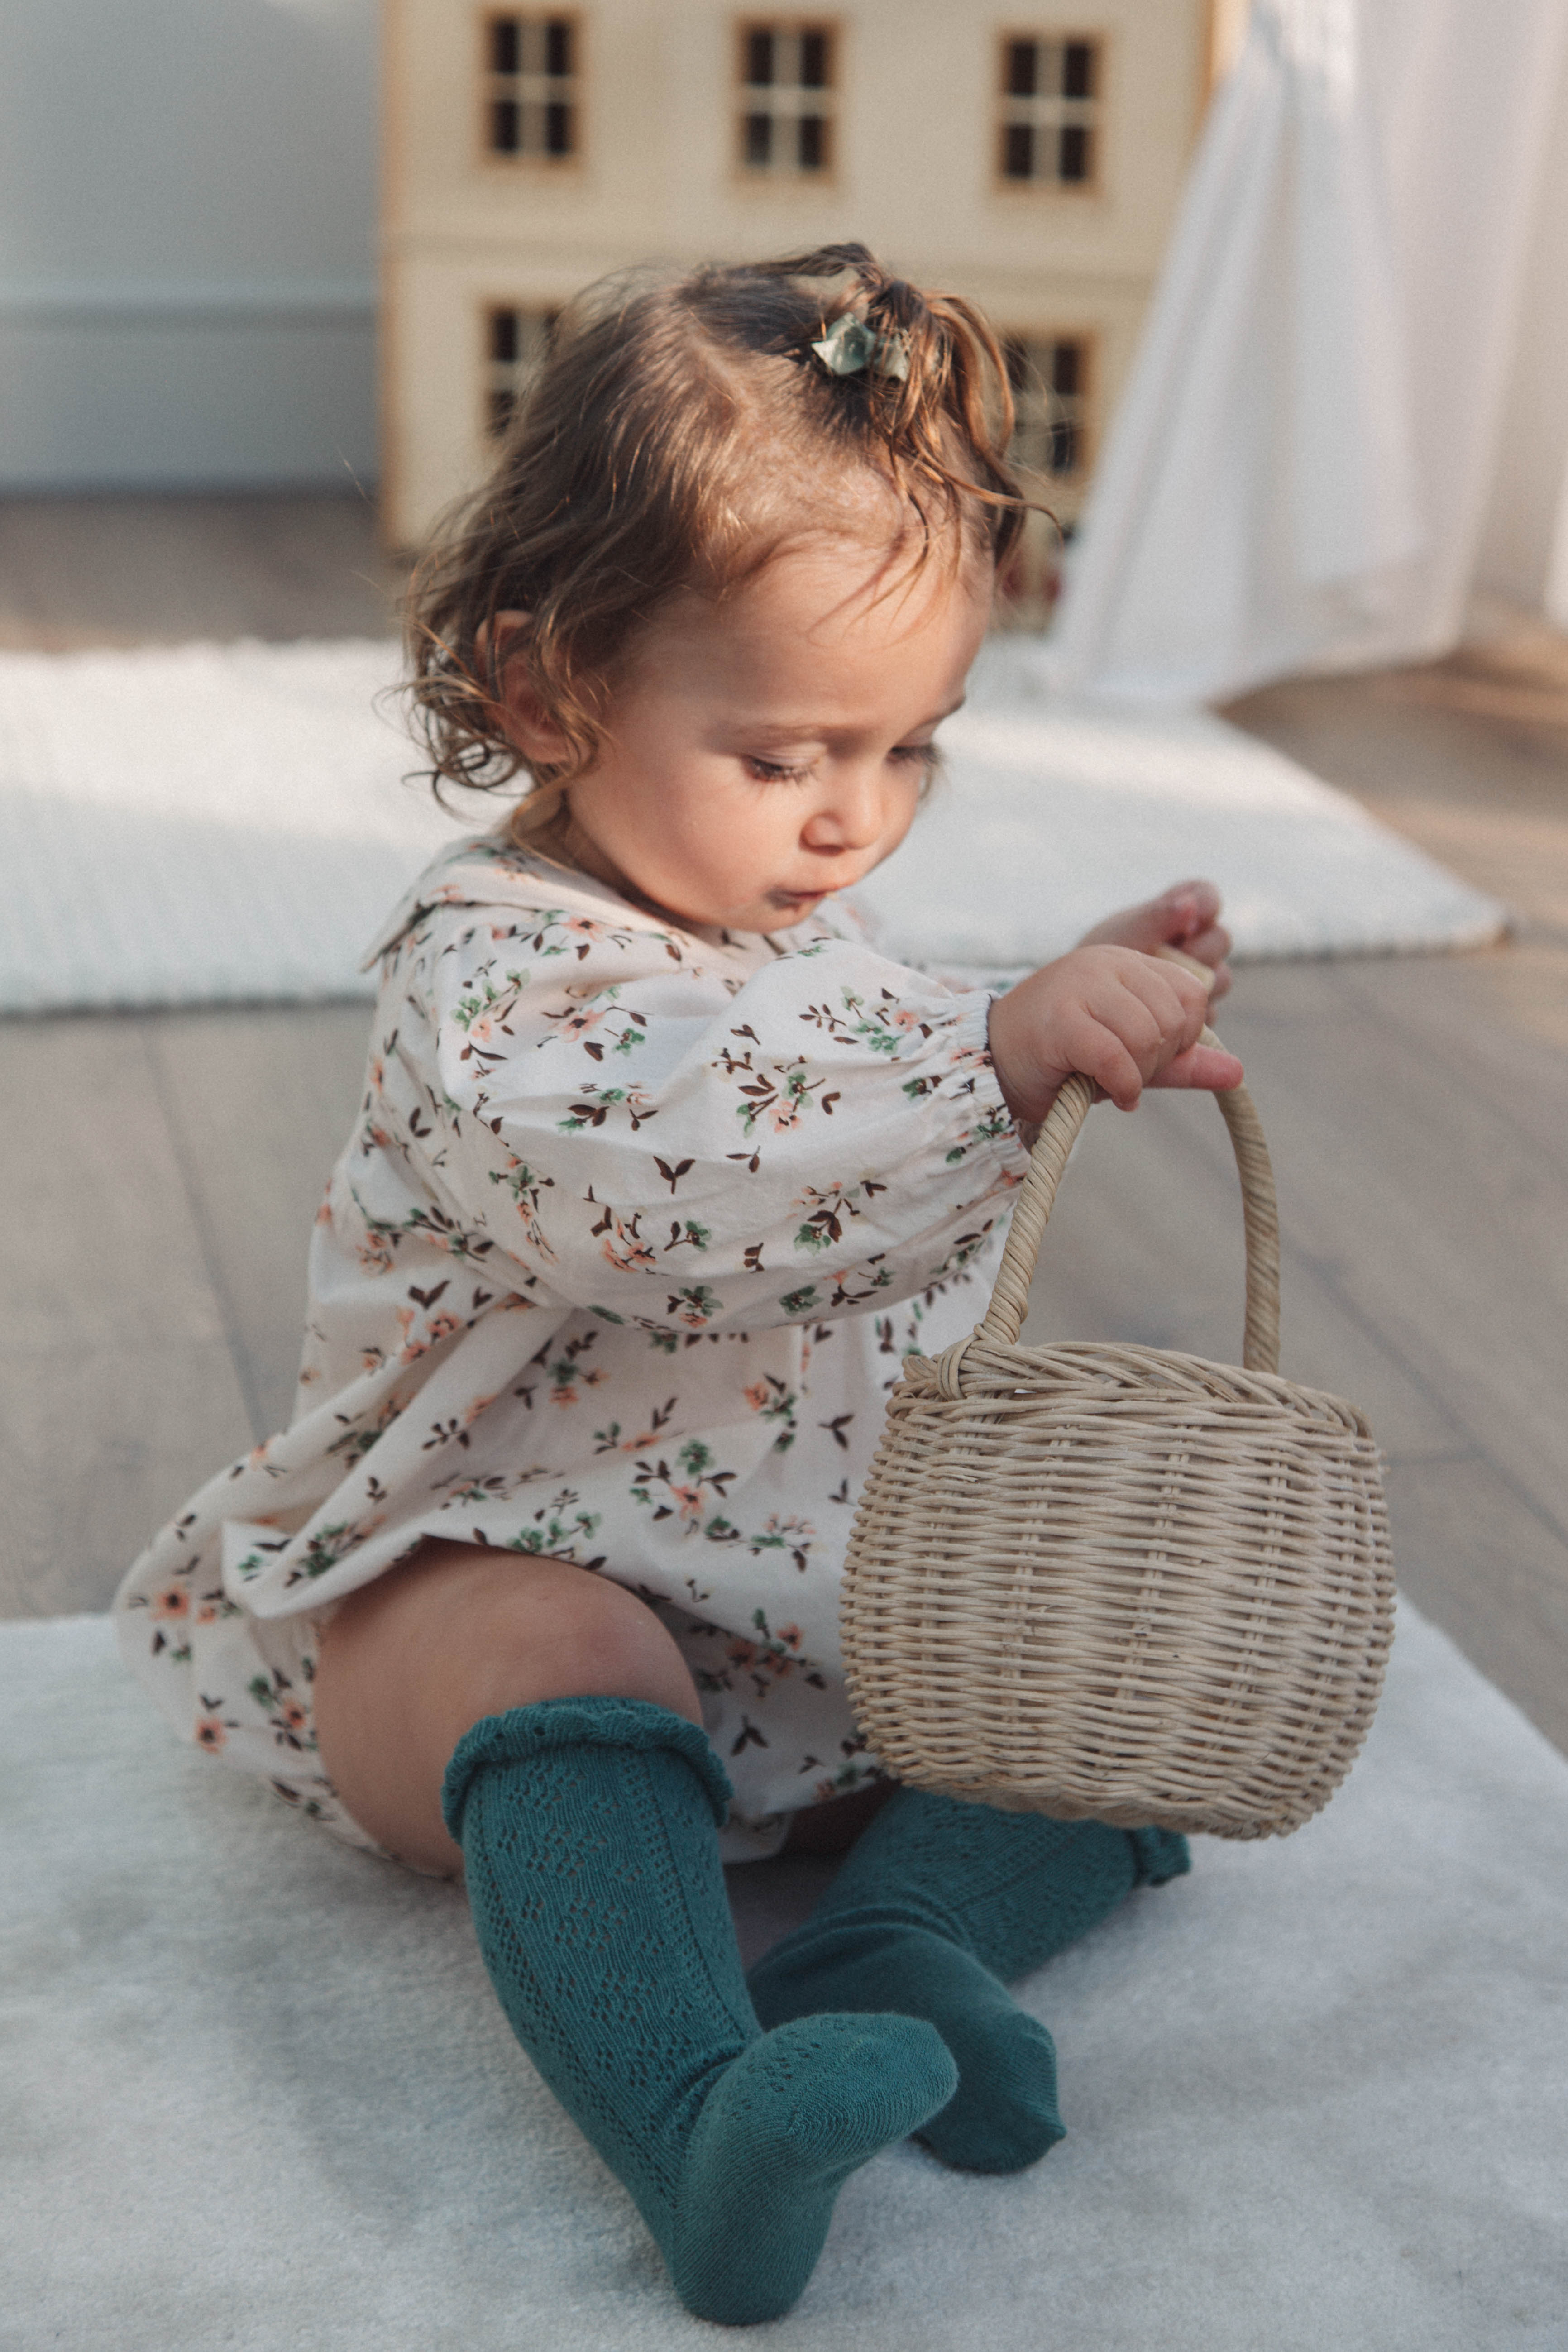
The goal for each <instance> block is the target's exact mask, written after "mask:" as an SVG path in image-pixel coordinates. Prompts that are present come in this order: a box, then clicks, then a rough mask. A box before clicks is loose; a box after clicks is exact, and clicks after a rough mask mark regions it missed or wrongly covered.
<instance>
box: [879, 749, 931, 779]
mask: <svg viewBox="0 0 1568 2352" xmlns="http://www.w3.org/2000/svg"><path fill="white" fill-rule="evenodd" d="M888 757H889V760H897V761H900V763H901V764H902V765H903V766H904V767H906V768H920V769H921V770H923V771H924V772H925V773H926V774H927V775H929V774H930V773H931V770H932V769H933V768H940V767H941V765H942V753H941V751H939V750H938V749H937V747H936V745H935V744H934V743H900V744H899V745H897V746H896V748H895V749H894V750H893V751H889V754H888Z"/></svg>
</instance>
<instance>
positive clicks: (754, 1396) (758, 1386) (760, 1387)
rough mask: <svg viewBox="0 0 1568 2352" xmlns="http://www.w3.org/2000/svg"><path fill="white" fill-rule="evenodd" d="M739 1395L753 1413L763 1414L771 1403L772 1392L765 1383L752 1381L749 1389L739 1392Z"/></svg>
mask: <svg viewBox="0 0 1568 2352" xmlns="http://www.w3.org/2000/svg"><path fill="white" fill-rule="evenodd" d="M741 1394H742V1396H743V1397H744V1398H745V1400H746V1402H747V1403H748V1404H749V1405H750V1406H751V1408H752V1412H766V1411H767V1409H768V1406H769V1405H770V1404H771V1402H773V1396H772V1391H770V1389H769V1387H768V1384H767V1382H766V1381H752V1385H751V1387H750V1388H747V1389H742V1391H741Z"/></svg>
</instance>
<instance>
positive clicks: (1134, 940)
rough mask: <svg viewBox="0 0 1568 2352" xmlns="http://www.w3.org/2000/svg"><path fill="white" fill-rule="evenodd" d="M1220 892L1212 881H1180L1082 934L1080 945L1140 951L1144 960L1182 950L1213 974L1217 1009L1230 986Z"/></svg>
mask: <svg viewBox="0 0 1568 2352" xmlns="http://www.w3.org/2000/svg"><path fill="white" fill-rule="evenodd" d="M1219 910H1220V896H1219V892H1218V891H1217V890H1216V889H1215V886H1214V884H1213V883H1212V882H1176V883H1173V885H1172V886H1171V887H1170V889H1168V890H1163V891H1162V892H1161V894H1160V896H1159V897H1158V898H1146V899H1145V900H1144V902H1143V904H1142V906H1141V907H1123V908H1121V910H1120V912H1118V913H1117V914H1114V915H1108V916H1107V917H1106V919H1105V920H1104V922H1103V923H1096V925H1095V927H1094V929H1093V930H1092V931H1086V932H1085V933H1084V936H1083V938H1082V939H1081V940H1079V947H1082V948H1092V947H1100V946H1109V947H1118V948H1142V950H1143V953H1144V954H1145V955H1152V954H1153V952H1154V950H1155V949H1156V948H1180V949H1181V950H1182V953H1183V954H1184V955H1190V956H1192V957H1193V958H1194V961H1197V962H1198V963H1206V964H1207V965H1208V967H1209V970H1210V971H1212V972H1213V973H1214V976H1215V981H1214V992H1213V994H1212V995H1211V996H1210V998H1209V1003H1211V1004H1217V1003H1218V1002H1219V1000H1220V998H1221V997H1222V996H1223V995H1224V994H1225V993H1226V990H1227V989H1228V988H1229V986H1230V971H1229V969H1228V967H1227V966H1226V956H1227V955H1228V954H1229V953H1230V933H1229V932H1228V931H1227V930H1226V928H1225V925H1224V924H1223V923H1222V922H1221V921H1220V919H1219Z"/></svg>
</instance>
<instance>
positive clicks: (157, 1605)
mask: <svg viewBox="0 0 1568 2352" xmlns="http://www.w3.org/2000/svg"><path fill="white" fill-rule="evenodd" d="M190 1607H191V1596H190V1594H189V1592H187V1591H186V1590H185V1587H184V1585H183V1584H165V1586H164V1587H163V1591H162V1592H158V1593H154V1594H153V1601H152V1612H153V1616H154V1617H162V1618H164V1619H169V1618H176V1617H184V1616H188V1615H189V1613H190Z"/></svg>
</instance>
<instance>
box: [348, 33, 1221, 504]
mask: <svg viewBox="0 0 1568 2352" xmlns="http://www.w3.org/2000/svg"><path fill="white" fill-rule="evenodd" d="M481 13H482V12H481V11H480V10H479V8H478V7H475V6H473V5H469V0H390V6H389V19H388V24H389V39H390V43H391V47H390V52H389V61H388V83H389V91H390V101H389V117H388V139H389V157H388V200H387V213H386V242H385V255H386V286H387V294H388V310H387V319H386V331H387V346H388V348H387V369H386V376H385V382H386V387H387V406H386V436H385V437H386V444H387V460H388V464H387V471H388V476H389V478H388V483H387V490H388V499H387V516H388V527H389V531H390V534H391V536H392V537H394V538H395V539H396V540H400V541H405V542H406V541H415V540H416V539H418V538H419V537H421V536H422V535H423V533H424V532H425V531H426V529H427V528H428V526H429V524H430V522H431V520H432V519H433V517H434V516H435V514H436V513H437V511H438V509H440V508H441V507H442V506H443V505H444V504H445V503H446V502H447V499H450V498H451V497H453V496H454V495H456V494H457V493H458V492H459V491H460V490H461V489H462V488H464V487H465V486H466V485H467V484H468V482H469V481H471V480H472V479H473V478H474V477H475V475H476V472H477V471H478V469H479V467H481V466H482V463H483V458H484V450H483V442H482V435H481V425H480V407H479V396H478V384H479V349H478V334H479V326H478V315H479V307H480V305H481V302H483V301H497V302H503V301H514V302H519V303H531V304H543V305H548V304H552V303H556V302H559V301H561V300H563V299H565V298H566V297H567V296H569V295H570V294H571V293H572V292H574V290H575V289H577V288H578V287H580V286H582V285H584V283H586V282H587V281H588V280H590V279H592V278H595V277H598V276H600V275H601V274H602V273H603V272H605V270H607V269H611V268H617V267H621V266H624V265H625V264H626V263H628V262H631V261H634V260H637V259H639V258H644V257H658V258H668V259H671V260H677V261H692V260H698V259H703V258H709V257H731V256H742V255H747V254H756V255H762V254H767V253H778V252H788V251H791V250H796V249H799V248H801V247H805V246H809V245H813V244H817V243H823V242H827V241H830V240H837V239H841V238H849V237H855V238H859V239H860V240H862V241H863V242H864V243H866V244H868V245H869V246H871V247H872V248H873V249H874V250H875V251H877V252H879V254H881V255H882V256H883V257H886V258H887V259H888V260H889V261H890V262H892V263H894V264H895V265H896V266H898V267H899V268H902V269H903V270H905V271H907V272H908V273H909V274H910V275H911V276H914V277H917V278H925V279H928V280H932V281H935V282H938V283H942V284H945V285H947V286H948V287H950V288H952V289H957V290H961V291H963V292H965V293H968V294H971V295H973V296H974V297H975V298H976V299H979V300H980V301H981V302H982V303H983V304H984V306H985V308H986V309H987V310H989V311H990V312H991V314H992V316H993V317H994V319H995V320H996V322H997V324H998V325H1000V326H1002V327H1004V328H1010V329H1014V330H1016V331H1025V330H1029V329H1034V330H1037V331H1042V330H1047V329H1054V330H1056V331H1087V332H1089V333H1090V334H1092V335H1093V336H1094V338H1095V339H1096V343H1097V349H1098V361H1099V370H1100V382H1099V386H1098V398H1097V403H1096V405H1097V407H1098V409H1099V411H1100V415H1102V416H1103V415H1106V414H1108V413H1109V409H1110V405H1111V404H1113V402H1114V399H1115V395H1116V393H1117V390H1118V388H1119V387H1120V384H1121V379H1122V377H1123V375H1124V374H1125V372H1126V369H1127V367H1128V365H1129V363H1130V362H1131V353H1132V347H1133V344H1134V341H1135V340H1136V336H1137V331H1138V327H1139V324H1140V322H1141V320H1142V310H1143V305H1144V301H1145V299H1146V298H1147V295H1148V292H1149V289H1150V287H1151V285H1152V279H1153V276H1154V273H1155V271H1156V270H1157V268H1158V266H1159V262H1160V257H1161V255H1162V253H1163V247H1164V240H1165V235H1166V231H1167V228H1168V226H1169V223H1170V219H1171V216H1172V214H1173V209H1174V206H1175V202H1176V197H1177V193H1178V190H1179V187H1180V183H1181V177H1182V173H1183V172H1184V168H1185V164H1186V162H1187V158H1188V155H1189V153H1190V151H1191V144H1192V139H1193V135H1194V131H1195V129H1196V124H1197V120H1198V114H1199V110H1200V108H1201V105H1202V100H1203V95H1204V89H1205V77H1206V69H1207V63H1208V52H1207V37H1208V10H1207V7H1206V6H1205V5H1204V0H1091V5H1089V6H1088V7H1083V6H1074V5H1021V6H1019V7H1017V8H1016V9H1006V10H1001V11H998V10H994V9H993V8H992V7H990V6H985V7H977V6H974V5H955V4H954V0H860V4H859V5H857V6H853V7H847V8H845V9H842V10H839V11H837V12H836V13H837V16H838V17H839V21H840V22H842V23H843V24H844V25H845V26H846V32H847V40H846V48H845V55H844V68H843V74H842V81H843V97H842V102H841V110H840V126H841V127H840V136H839V156H840V168H839V171H838V173H837V178H836V180H835V182H834V183H833V184H831V185H829V186H827V187H823V188H817V187H815V186H810V185H807V186H804V187H799V188H796V187H771V186H768V185H766V184H762V185H759V184H755V183H752V182H748V181H746V180H745V179H743V178H742V174H741V173H739V172H738V171H737V170H736V169H735V167H734V165H733V163H732V152H733V151H732V138H733V132H732V127H731V126H732V121H733V113H734V107H735V96H734V89H733V85H732V69H733V55H734V51H733V38H734V36H733V30H732V28H733V25H734V23H735V19H736V16H737V15H738V14H739V13H740V12H739V11H737V10H735V9H733V8H731V7H728V6H723V5H717V0H676V5H671V0H593V5H591V6H587V7H585V8H584V20H585V31H586V36H587V52H586V55H587V86H588V93H589V96H588V119H587V123H586V141H585V152H584V156H583V159H582V161H581V163H574V164H573V165H571V166H570V167H568V168H567V169H566V170H564V171H560V172H555V171H552V169H551V168H550V167H542V166H527V165H525V166H521V167H518V166H515V165H510V164H508V163H500V162H496V161H492V160H490V159H489V158H487V157H486V156H485V155H484V153H483V152H482V148H481V146H480V142H479V111H478V99H477V95H476V93H477V90H478V87H479V83H478V76H477V72H476V67H475V60H476V57H477V54H478V43H479V19H480V16H481ZM825 13H827V12H825ZM1003 25H1005V26H1007V27H1008V28H1010V29H1016V30H1018V31H1033V30H1038V31H1041V32H1050V31H1052V30H1060V31H1064V32H1081V31H1089V30H1092V31H1099V32H1102V33H1103V34H1104V35H1105V36H1107V37H1108V42H1109V57H1108V66H1109V76H1108V82H1109V88H1108V100H1109V103H1108V109H1107V113H1108V121H1109V133H1110V135H1109V143H1108V146H1107V149H1106V152H1105V153H1104V157H1103V163H1102V170H1101V178H1100V186H1099V188H1098V189H1097V190H1095V191H1094V192H1093V193H1085V194H1076V193H1072V194H1069V193H1065V192H1064V193H1060V194H1054V193H1052V194H1047V193H1036V192H1033V191H1030V192H1026V193H1022V194H1020V193H1017V192H1014V191H1006V192H998V191H996V190H995V189H994V188H993V186H992V185H991V177H990V161H991V156H992V152H993V146H994V133H993V129H992V122H993V110H994V103H995V101H994V70H995V68H994V57H995V51H994V39H995V35H996V32H997V31H998V29H999V28H1000V27H1001V26H1003Z"/></svg>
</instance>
